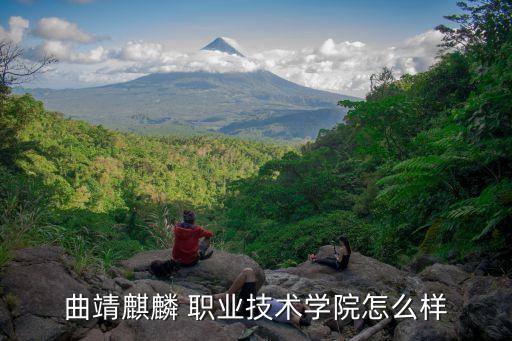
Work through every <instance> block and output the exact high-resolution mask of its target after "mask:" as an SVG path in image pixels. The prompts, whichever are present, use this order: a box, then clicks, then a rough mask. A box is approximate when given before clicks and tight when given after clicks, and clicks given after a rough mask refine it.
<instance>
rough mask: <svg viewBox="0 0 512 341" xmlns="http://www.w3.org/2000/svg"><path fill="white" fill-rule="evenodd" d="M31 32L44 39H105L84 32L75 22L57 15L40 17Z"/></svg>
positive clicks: (87, 41)
mask: <svg viewBox="0 0 512 341" xmlns="http://www.w3.org/2000/svg"><path fill="white" fill-rule="evenodd" d="M33 32H34V34H35V35H36V36H38V37H40V38H42V39H45V40H56V41H69V42H77V43H91V42H95V41H98V40H102V39H105V37H100V36H95V35H93V34H90V33H87V32H84V31H83V30H82V29H80V28H79V27H78V25H77V24H75V23H72V22H69V21H67V20H65V19H61V18H57V17H50V18H42V19H41V20H39V22H38V23H37V26H36V28H35V29H34V31H33Z"/></svg>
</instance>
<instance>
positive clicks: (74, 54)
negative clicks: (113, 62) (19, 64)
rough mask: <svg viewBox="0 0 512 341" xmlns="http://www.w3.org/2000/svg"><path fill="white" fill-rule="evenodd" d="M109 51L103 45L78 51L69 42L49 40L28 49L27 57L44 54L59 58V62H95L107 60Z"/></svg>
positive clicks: (36, 57)
mask: <svg viewBox="0 0 512 341" xmlns="http://www.w3.org/2000/svg"><path fill="white" fill-rule="evenodd" d="M108 53H109V52H108V50H107V49H105V48H104V47H102V46H99V47H96V48H93V49H90V50H86V51H76V50H74V48H73V45H71V44H69V43H64V42H61V41H55V40H47V41H45V42H43V43H42V44H40V45H38V46H36V47H34V48H31V49H29V50H27V57H29V58H31V59H35V60H37V59H40V58H41V57H42V56H45V55H51V56H53V57H55V58H57V59H58V61H59V62H68V63H76V64H95V63H101V62H103V61H105V60H107V58H108Z"/></svg>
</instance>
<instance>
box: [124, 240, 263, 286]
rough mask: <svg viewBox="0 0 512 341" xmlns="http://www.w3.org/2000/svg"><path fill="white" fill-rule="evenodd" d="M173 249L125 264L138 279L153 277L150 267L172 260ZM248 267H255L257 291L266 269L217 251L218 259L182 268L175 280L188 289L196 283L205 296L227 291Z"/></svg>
mask: <svg viewBox="0 0 512 341" xmlns="http://www.w3.org/2000/svg"><path fill="white" fill-rule="evenodd" d="M170 254H171V251H170V250H155V251H147V252H141V253H139V254H137V255H135V256H133V257H132V258H130V259H128V260H125V261H123V262H121V265H122V266H123V267H124V268H125V269H129V270H131V271H134V272H135V275H134V276H135V278H150V277H151V275H150V274H149V272H148V268H149V265H150V264H151V262H152V261H154V260H165V259H168V258H169V257H170ZM244 268H252V269H253V270H254V271H255V273H256V279H257V288H258V289H259V288H260V287H261V286H262V285H263V283H264V282H265V273H264V272H263V269H261V267H260V266H259V265H258V263H256V262H255V261H254V260H253V259H252V258H250V257H248V256H245V255H240V254H232V253H228V252H224V251H220V250H214V256H213V257H211V258H209V259H206V260H204V261H201V262H199V264H197V265H195V266H191V267H182V268H181V269H180V271H178V273H177V274H176V275H175V276H174V277H173V281H174V283H176V284H179V285H183V286H185V287H187V286H189V287H190V284H191V283H192V286H191V289H193V290H196V291H200V292H202V293H205V294H210V293H218V292H222V291H226V290H227V289H228V288H229V286H230V285H231V283H232V282H233V280H234V279H235V278H236V276H238V274H239V273H240V272H241V271H242V270H243V269H244Z"/></svg>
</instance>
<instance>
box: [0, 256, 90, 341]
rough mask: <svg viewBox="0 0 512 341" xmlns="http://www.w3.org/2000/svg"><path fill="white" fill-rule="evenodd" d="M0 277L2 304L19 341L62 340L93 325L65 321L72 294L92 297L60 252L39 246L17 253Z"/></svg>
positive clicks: (3, 323) (87, 322)
mask: <svg viewBox="0 0 512 341" xmlns="http://www.w3.org/2000/svg"><path fill="white" fill-rule="evenodd" d="M0 273H1V274H0V287H1V288H2V292H3V296H4V300H6V301H8V302H9V305H10V316H11V319H12V323H13V325H14V330H15V335H16V337H15V338H17V339H18V340H46V339H48V340H49V339H62V338H66V337H69V336H70V335H72V334H73V332H74V331H75V330H76V329H77V328H79V327H80V328H83V327H87V326H89V325H92V324H94V323H95V321H93V320H90V321H80V322H70V321H66V298H70V297H72V296H73V294H76V295H78V294H82V295H83V296H84V297H86V298H91V297H92V294H91V292H90V290H89V288H88V286H87V283H85V282H84V281H82V280H80V279H79V278H78V277H77V275H76V274H75V273H74V272H73V271H72V270H71V260H70V259H69V258H68V257H67V256H66V255H65V253H64V251H63V249H62V248H60V247H55V246H41V247H35V248H28V249H23V250H19V251H16V252H15V253H14V257H13V260H12V261H10V262H8V263H7V264H6V265H5V266H3V267H2V269H1V270H0ZM1 315H5V311H4V313H2V314H1ZM2 320H5V317H3V318H2ZM2 325H3V326H7V328H9V327H8V326H9V322H7V323H6V322H5V321H3V322H2ZM3 329H5V327H4V328H3ZM7 332H8V331H7ZM4 333H5V331H4Z"/></svg>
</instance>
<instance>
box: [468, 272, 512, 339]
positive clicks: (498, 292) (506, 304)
mask: <svg viewBox="0 0 512 341" xmlns="http://www.w3.org/2000/svg"><path fill="white" fill-rule="evenodd" d="M464 301H465V304H464V307H463V309H462V313H461V315H460V319H459V328H458V331H459V337H460V338H462V339H468V340H510V339H512V281H511V280H510V279H508V278H496V277H481V276H479V277H476V278H473V279H471V281H470V282H469V283H467V285H466V292H465V296H464Z"/></svg>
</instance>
